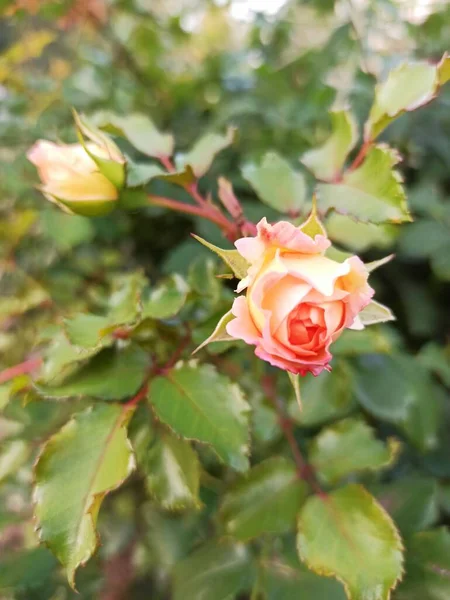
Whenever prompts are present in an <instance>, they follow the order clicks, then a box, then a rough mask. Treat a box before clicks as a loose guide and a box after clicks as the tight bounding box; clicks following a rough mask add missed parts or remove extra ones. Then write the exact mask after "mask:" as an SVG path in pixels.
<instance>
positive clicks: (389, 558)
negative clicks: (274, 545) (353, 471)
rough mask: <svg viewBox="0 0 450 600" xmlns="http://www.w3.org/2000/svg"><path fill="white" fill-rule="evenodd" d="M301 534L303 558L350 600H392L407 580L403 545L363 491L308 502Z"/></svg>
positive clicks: (353, 489) (341, 492) (351, 489)
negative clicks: (338, 583) (335, 582)
mask: <svg viewBox="0 0 450 600" xmlns="http://www.w3.org/2000/svg"><path fill="white" fill-rule="evenodd" d="M298 529H299V532H298V551H299V554H300V558H301V559H302V560H303V561H305V563H306V564H307V565H308V566H309V568H310V569H312V570H313V571H315V572H316V573H318V574H321V575H327V576H330V577H336V578H337V579H339V581H341V582H342V583H343V584H344V587H345V590H346V593H347V597H348V599H349V600H362V599H363V598H370V599H371V600H389V598H390V595H391V590H392V589H393V588H394V587H395V586H396V585H397V583H398V581H399V580H400V579H401V577H402V572H403V553H402V549H403V548H402V542H401V539H400V536H399V534H398V532H397V530H396V528H395V525H394V523H393V522H392V520H391V518H390V517H389V515H388V514H387V513H386V512H385V511H384V510H383V509H382V507H381V506H380V505H379V504H378V503H377V502H376V501H375V499H374V498H373V497H372V496H371V495H370V494H369V493H368V492H366V490H365V489H364V488H363V487H362V486H359V485H348V486H346V487H343V488H340V489H339V490H337V491H334V492H332V493H331V494H329V495H327V496H326V497H319V496H315V497H313V498H310V499H309V500H307V501H306V504H305V506H304V507H303V509H302V510H301V512H300V517H299V522H298Z"/></svg>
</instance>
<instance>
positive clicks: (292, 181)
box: [242, 152, 306, 213]
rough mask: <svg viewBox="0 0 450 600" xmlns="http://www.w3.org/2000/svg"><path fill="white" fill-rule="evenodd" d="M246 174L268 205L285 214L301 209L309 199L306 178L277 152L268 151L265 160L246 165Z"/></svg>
mask: <svg viewBox="0 0 450 600" xmlns="http://www.w3.org/2000/svg"><path fill="white" fill-rule="evenodd" d="M242 175H243V177H244V179H246V180H247V181H248V182H249V183H250V185H251V186H252V187H253V189H254V190H255V192H256V194H257V195H258V197H259V198H260V199H261V200H262V201H263V202H264V203H265V204H267V205H268V206H271V207H272V208H275V209H276V210H278V211H280V212H284V213H288V212H298V211H300V210H301V209H302V208H303V207H304V204H305V201H306V185H305V179H304V177H303V175H302V174H301V173H299V172H298V171H295V170H294V169H293V168H292V167H291V165H290V164H289V163H288V162H287V161H285V160H284V159H283V158H282V157H281V156H279V155H278V154H276V153H275V152H268V153H267V154H266V155H265V156H264V158H263V160H262V163H261V164H260V165H259V166H257V165H255V164H248V165H245V166H244V167H243V169H242Z"/></svg>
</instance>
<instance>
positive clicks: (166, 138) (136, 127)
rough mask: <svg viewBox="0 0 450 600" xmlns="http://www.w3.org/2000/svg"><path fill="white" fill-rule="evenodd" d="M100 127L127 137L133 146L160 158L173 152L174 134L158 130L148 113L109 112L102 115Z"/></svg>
mask: <svg viewBox="0 0 450 600" xmlns="http://www.w3.org/2000/svg"><path fill="white" fill-rule="evenodd" d="M100 127H101V128H102V129H104V130H105V131H111V132H112V133H114V134H116V135H117V134H118V135H122V136H124V137H126V138H127V140H128V141H129V142H130V144H131V145H132V146H134V147H135V148H136V149H137V150H139V152H142V153H143V154H146V155H147V156H152V157H154V158H158V157H159V156H166V157H167V156H172V154H173V147H174V139H173V136H172V134H170V133H161V132H160V131H158V129H157V128H156V126H155V124H154V123H153V121H152V120H151V119H150V118H149V117H147V116H146V115H143V114H140V113H133V114H131V115H127V116H126V117H122V116H119V115H115V114H113V113H108V112H107V113H104V114H103V115H101V118H100Z"/></svg>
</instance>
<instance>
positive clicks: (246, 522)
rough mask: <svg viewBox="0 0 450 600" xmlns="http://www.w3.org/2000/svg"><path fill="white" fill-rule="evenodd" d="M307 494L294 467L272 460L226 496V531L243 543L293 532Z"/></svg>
mask: <svg viewBox="0 0 450 600" xmlns="http://www.w3.org/2000/svg"><path fill="white" fill-rule="evenodd" d="M307 493H308V488H307V486H306V484H305V483H304V482H303V481H300V480H299V479H298V475H297V472H296V469H295V465H294V464H293V463H291V462H290V461H288V460H286V459H284V458H282V457H274V458H269V459H268V460H266V461H264V462H262V463H260V464H259V465H257V466H256V467H253V468H252V469H251V470H250V471H249V473H248V474H247V475H246V477H245V479H243V480H242V481H240V482H239V483H238V484H237V485H236V486H235V487H234V488H233V489H232V490H230V491H229V492H228V493H227V494H225V497H224V502H223V505H222V509H221V516H222V520H223V522H224V526H225V531H226V532H227V533H228V534H230V535H232V536H233V537H235V538H237V539H238V540H241V541H246V540H249V539H251V538H253V537H257V536H259V535H262V534H264V533H284V532H285V531H289V529H292V528H293V527H294V524H295V517H296V515H297V513H298V510H299V508H300V506H301V505H302V503H303V502H304V500H305V498H306V495H307Z"/></svg>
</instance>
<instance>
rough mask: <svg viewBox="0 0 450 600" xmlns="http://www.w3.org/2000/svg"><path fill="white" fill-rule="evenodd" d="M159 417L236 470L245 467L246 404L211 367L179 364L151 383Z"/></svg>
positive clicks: (236, 387)
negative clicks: (213, 452) (206, 445)
mask: <svg viewBox="0 0 450 600" xmlns="http://www.w3.org/2000/svg"><path fill="white" fill-rule="evenodd" d="M149 400H150V402H151V403H152V405H153V407H154V409H155V412H156V414H157V416H158V418H159V419H160V420H161V421H163V422H164V423H166V425H168V426H169V427H171V428H172V429H173V430H174V432H175V433H176V434H178V435H181V436H183V437H185V438H189V439H194V440H198V441H199V442H203V443H205V444H210V445H211V446H212V448H213V449H214V450H215V451H216V453H217V455H218V456H219V457H220V458H221V459H222V460H223V461H224V462H225V463H227V464H229V465H230V466H231V467H233V468H234V469H236V470H238V471H245V470H246V469H247V468H248V457H247V455H248V452H249V448H248V410H249V407H248V404H247V402H246V401H245V400H244V398H243V395H242V392H241V390H240V388H239V387H238V386H237V385H236V384H233V383H231V382H230V381H229V380H228V379H227V378H226V377H224V376H223V375H219V373H217V371H216V370H215V369H214V368H213V367H212V366H210V365H201V366H200V365H196V364H195V363H188V364H182V365H180V366H179V367H178V368H175V369H173V370H172V371H170V372H169V373H167V374H166V375H165V376H164V377H162V376H161V377H156V378H155V379H153V381H152V382H151V384H150V390H149Z"/></svg>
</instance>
